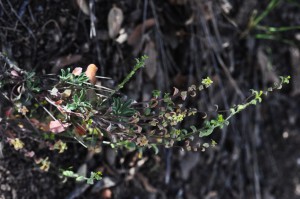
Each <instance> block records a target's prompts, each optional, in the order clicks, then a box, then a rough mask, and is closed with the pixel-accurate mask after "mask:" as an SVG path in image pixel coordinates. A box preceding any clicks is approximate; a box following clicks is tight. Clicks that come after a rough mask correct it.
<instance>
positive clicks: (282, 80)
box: [279, 76, 291, 84]
mask: <svg viewBox="0 0 300 199" xmlns="http://www.w3.org/2000/svg"><path fill="white" fill-rule="evenodd" d="M279 78H280V80H281V83H282V84H288V83H290V79H291V76H286V77H284V76H280V77H279Z"/></svg>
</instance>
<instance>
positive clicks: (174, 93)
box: [173, 87, 179, 96]
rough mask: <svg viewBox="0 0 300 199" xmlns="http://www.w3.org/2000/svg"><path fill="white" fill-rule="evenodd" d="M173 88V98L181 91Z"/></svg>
mask: <svg viewBox="0 0 300 199" xmlns="http://www.w3.org/2000/svg"><path fill="white" fill-rule="evenodd" d="M173 88H174V92H173V96H174V95H177V94H178V92H179V90H178V88H176V87H173Z"/></svg>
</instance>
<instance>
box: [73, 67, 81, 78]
mask: <svg viewBox="0 0 300 199" xmlns="http://www.w3.org/2000/svg"><path fill="white" fill-rule="evenodd" d="M81 73H82V68H81V67H76V68H75V69H74V70H73V71H72V74H73V75H75V76H79V75H80V74H81Z"/></svg>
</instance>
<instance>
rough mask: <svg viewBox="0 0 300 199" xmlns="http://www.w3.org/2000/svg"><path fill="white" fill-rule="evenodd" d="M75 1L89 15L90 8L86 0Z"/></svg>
mask: <svg viewBox="0 0 300 199" xmlns="http://www.w3.org/2000/svg"><path fill="white" fill-rule="evenodd" d="M76 3H77V5H78V7H79V8H80V10H81V11H82V12H83V13H84V14H86V15H90V9H89V6H88V4H87V2H86V0H76Z"/></svg>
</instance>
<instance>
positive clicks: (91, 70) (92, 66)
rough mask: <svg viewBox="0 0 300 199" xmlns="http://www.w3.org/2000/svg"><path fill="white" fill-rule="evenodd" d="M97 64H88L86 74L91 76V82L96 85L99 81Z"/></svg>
mask: <svg viewBox="0 0 300 199" xmlns="http://www.w3.org/2000/svg"><path fill="white" fill-rule="evenodd" d="M97 70H98V68H97V66H96V65H95V64H90V65H88V67H87V69H86V71H85V74H86V76H87V77H88V78H89V80H90V82H91V84H93V85H95V84H96V82H97V78H96V73H97Z"/></svg>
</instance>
